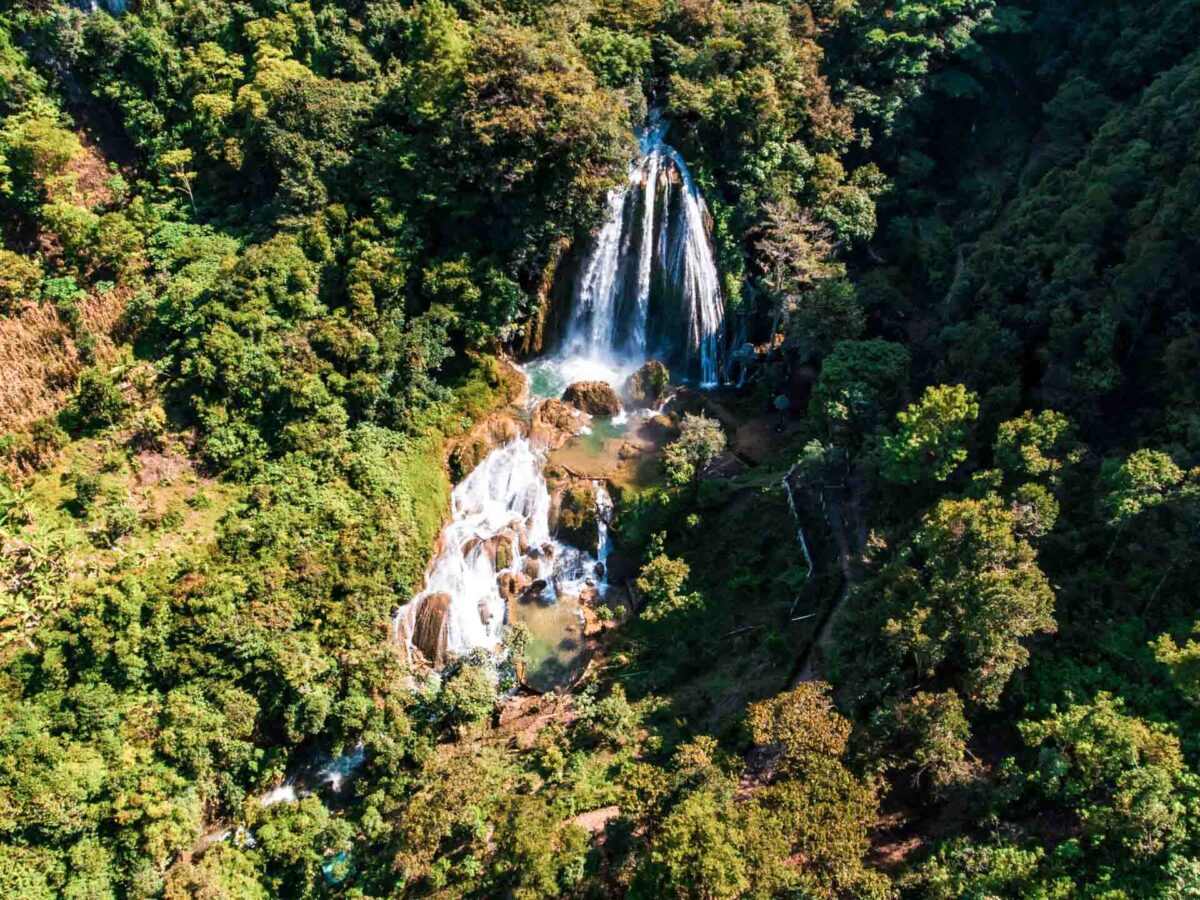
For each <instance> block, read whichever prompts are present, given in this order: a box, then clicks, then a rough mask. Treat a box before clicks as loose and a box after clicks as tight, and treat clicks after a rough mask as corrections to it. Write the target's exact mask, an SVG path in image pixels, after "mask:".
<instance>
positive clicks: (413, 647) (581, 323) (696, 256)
mask: <svg viewBox="0 0 1200 900" xmlns="http://www.w3.org/2000/svg"><path fill="white" fill-rule="evenodd" d="M665 132H666V127H665V125H664V124H662V123H661V122H659V121H658V120H657V118H656V117H655V118H652V120H651V125H650V127H648V128H647V129H646V130H645V131H644V132H643V133H642V134H641V135H640V146H641V151H642V152H641V155H640V156H639V157H638V159H636V160H635V161H634V162H633V163H632V165H631V166H630V169H629V180H628V182H627V183H626V184H624V185H622V186H621V187H619V188H617V189H616V190H614V191H612V192H611V193H610V194H609V197H608V211H609V216H608V220H607V221H606V222H605V224H604V225H603V227H602V228H601V229H600V230H599V232H598V233H597V234H596V237H595V239H594V241H593V243H592V246H591V247H590V249H589V250H588V252H587V254H586V256H585V257H584V259H583V263H582V265H581V267H580V270H579V275H578V278H577V280H576V283H575V289H574V293H573V300H572V308H571V311H570V316H569V321H568V324H567V328H566V333H565V336H564V339H563V342H562V345H561V346H560V347H559V348H558V349H557V350H556V351H555V352H554V353H552V354H550V355H548V356H546V357H543V358H541V359H538V360H534V361H532V362H531V363H529V364H528V365H527V366H526V367H525V373H526V375H527V377H528V378H529V382H530V384H529V386H530V391H529V394H530V397H531V401H530V402H531V404H534V403H536V402H538V401H539V400H541V399H543V398H546V397H557V396H559V395H561V393H562V391H563V390H564V389H565V388H566V387H567V386H568V385H569V384H571V383H573V382H576V381H605V382H607V383H609V384H610V385H612V386H613V387H614V388H615V389H616V390H617V391H618V392H620V390H621V388H622V386H623V384H624V382H625V380H626V378H627V377H628V376H629V375H630V374H631V373H632V372H633V371H635V370H636V369H637V368H638V367H639V366H640V365H641V364H642V363H644V362H645V361H646V360H647V359H649V358H658V359H661V360H663V361H664V362H666V363H667V365H668V366H669V367H670V368H671V369H672V372H673V374H674V375H675V376H676V378H677V379H686V378H691V379H695V380H697V381H698V382H699V383H700V384H701V385H702V386H711V385H715V384H716V383H717V382H718V380H719V376H720V372H721V366H722V353H723V331H724V311H723V307H722V301H721V292H720V279H719V276H718V273H717V267H716V262H715V259H714V257H713V251H712V246H711V243H710V241H709V236H708V228H707V224H706V223H707V209H706V207H705V205H704V199H703V197H702V196H701V194H700V191H699V189H698V188H697V186H696V185H695V183H694V182H693V180H692V177H691V174H690V173H689V171H688V168H687V165H686V164H685V163H684V161H683V159H682V158H681V157H680V155H679V154H678V153H677V152H676V151H675V150H674V149H673V148H672V147H670V146H669V145H668V144H666V143H665V141H664V135H665ZM625 416H626V413H625V412H622V414H621V416H618V417H616V418H614V419H613V420H602V419H601V420H596V421H594V422H593V424H592V434H594V435H597V434H598V435H604V434H606V433H619V431H620V429H621V428H622V427H623V424H624V421H625ZM576 440H579V439H578V438H577V439H576ZM545 455H546V451H545V448H541V447H537V446H534V445H533V444H532V443H531V441H530V439H529V438H524V437H522V438H518V439H516V440H513V441H511V442H509V443H508V444H506V445H504V446H503V447H499V448H497V449H495V450H493V451H492V452H491V453H490V454H489V455H488V456H487V457H485V458H484V460H483V461H482V462H481V463H480V464H479V465H478V466H477V467H476V468H475V470H474V471H472V472H471V473H470V475H468V476H467V477H466V478H465V479H464V480H463V481H462V482H461V483H460V484H459V485H458V486H457V487H456V488H455V489H454V492H453V495H452V501H451V512H452V517H451V521H450V522H449V524H447V525H446V526H445V528H444V529H443V531H442V535H441V538H440V540H439V544H438V550H437V553H436V555H435V558H434V560H433V561H432V563H431V564H430V566H429V569H428V571H427V573H426V579H425V586H424V588H423V590H422V591H421V592H420V593H418V594H417V595H416V596H415V597H413V598H412V600H411V601H410V602H408V603H407V604H405V605H404V606H403V607H401V608H400V610H399V611H398V612H397V613H396V617H395V622H394V626H395V633H396V637H397V639H398V640H399V641H400V642H401V643H403V644H404V645H405V646H406V647H407V648H408V650H409V653H410V656H413V655H414V651H419V652H420V654H421V655H422V656H424V657H425V659H426V661H428V662H430V663H433V664H434V665H435V666H436V665H440V664H443V663H444V662H446V661H447V660H448V659H450V658H451V657H453V656H458V655H463V654H466V653H469V652H471V651H472V650H474V649H476V648H487V649H489V650H496V649H498V647H499V645H500V642H501V639H502V636H503V632H504V628H505V626H506V624H507V623H509V621H510V619H516V620H519V621H522V622H524V623H525V624H526V625H527V627H528V628H529V629H530V631H531V634H532V639H531V642H530V645H531V646H530V650H529V652H528V653H527V665H533V662H530V659H531V658H532V660H533V661H534V662H536V663H537V666H540V667H541V669H540V671H542V672H543V674H545V675H546V677H545V678H543V679H541V680H542V681H543V682H544V683H546V684H553V683H554V682H555V681H556V680H559V679H561V680H564V681H565V680H566V679H568V678H569V677H570V673H571V671H572V666H573V665H574V662H575V661H576V660H577V659H578V657H579V654H580V652H581V650H582V646H583V635H582V631H583V613H582V607H581V604H580V597H581V595H583V594H585V593H586V592H588V591H592V590H594V591H595V592H596V593H597V594H598V595H599V596H600V597H602V596H603V594H604V591H605V590H606V588H607V584H606V581H605V575H606V568H605V565H604V564H605V561H606V559H607V556H608V552H609V549H610V546H611V541H610V538H609V533H608V523H609V517H610V515H611V511H612V500H611V498H610V497H609V494H608V491H607V490H606V487H605V485H604V484H603V483H601V482H596V483H594V485H593V488H594V494H595V498H596V501H595V502H596V517H597V526H598V532H599V539H598V542H597V546H596V547H593V548H586V549H580V548H577V547H572V546H571V545H569V544H567V543H565V542H563V541H559V540H556V539H555V537H554V535H553V534H552V533H551V528H550V516H551V496H550V490H549V488H548V486H547V484H546V480H545V478H544V476H543V474H542V470H543V467H544V465H545V461H546V460H545ZM518 592H519V598H518V597H517V596H516V595H517V594H518ZM537 666H535V668H537Z"/></svg>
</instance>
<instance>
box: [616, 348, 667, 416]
mask: <svg viewBox="0 0 1200 900" xmlns="http://www.w3.org/2000/svg"><path fill="white" fill-rule="evenodd" d="M670 383H671V373H670V372H668V371H667V367H666V366H664V365H663V364H662V363H660V362H659V361H658V360H657V359H652V360H650V361H649V362H648V363H646V364H645V365H644V366H642V367H641V368H640V369H638V370H637V371H636V372H634V373H633V374H632V375H630V376H629V378H627V379H626V380H625V399H626V400H628V401H629V402H630V403H632V404H634V405H635V406H658V404H659V403H661V402H662V399H663V398H664V397H665V396H667V387H668V385H670Z"/></svg>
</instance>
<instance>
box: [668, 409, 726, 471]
mask: <svg viewBox="0 0 1200 900" xmlns="http://www.w3.org/2000/svg"><path fill="white" fill-rule="evenodd" d="M725 444H726V440H725V430H724V429H723V428H722V427H721V423H720V422H718V421H717V420H716V419H710V418H709V417H708V416H706V415H704V414H703V413H701V414H700V415H692V414H691V413H685V414H684V416H683V421H681V422H680V423H679V437H677V438H676V439H675V440H674V441H672V442H671V443H670V444H668V445H667V449H666V451H665V452H664V454H663V459H664V461H665V462H666V465H667V473H668V474H669V475H670V477H671V480H672V481H674V482H675V483H676V484H680V485H683V484H695V483H696V482H698V481H699V480H700V476H701V475H702V474H703V472H704V468H705V467H706V466H707V465H708V464H709V463H710V462H712V461H713V460H714V459H716V458H717V457H718V456H720V455H721V453H723V452H724V451H725Z"/></svg>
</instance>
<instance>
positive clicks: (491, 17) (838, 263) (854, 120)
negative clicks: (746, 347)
mask: <svg viewBox="0 0 1200 900" xmlns="http://www.w3.org/2000/svg"><path fill="white" fill-rule="evenodd" d="M1198 39H1200V2H1197V0H1089V2H1084V0H424V2H417V0H344V2H333V0H298V2H288V0H236V2H235V0H176V2H165V0H128V2H127V4H126V2H118V0H106V3H105V2H100V3H95V2H91V3H88V2H82V0H81V2H79V3H78V4H72V3H68V2H64V0H0V238H2V248H0V359H2V361H3V369H4V371H3V375H2V376H0V433H2V434H3V437H0V468H2V470H3V475H2V476H0V538H2V549H0V895H3V896H4V897H6V898H14V900H16V898H20V900H35V898H37V900H40V898H54V897H66V898H73V900H83V898H88V900H99V898H110V897H111V898H117V897H130V898H155V897H163V898H171V900H178V898H185V897H198V898H207V900H219V898H266V897H286V898H309V897H347V898H362V900H366V898H385V897H423V896H436V897H460V896H461V897H519V898H525V897H558V896H566V897H623V896H629V897H643V898H660V897H679V898H725V897H795V898H893V897H895V898H900V897H904V898H909V897H911V898H980V900H982V898H1007V897H1013V898H1016V897H1026V898H1074V897H1082V898H1104V900H1122V898H1129V900H1132V898H1156V900H1183V898H1189V897H1200V706H1198V704H1200V602H1198V601H1197V596H1198V595H1197V591H1196V588H1195V582H1194V581H1193V580H1192V579H1193V578H1194V577H1195V574H1194V573H1195V571H1196V570H1194V569H1193V568H1192V567H1193V566H1194V565H1198V564H1200V379H1198V378H1197V375H1196V373H1197V371H1198V370H1200V49H1198V48H1200V40H1198ZM651 107H656V108H660V109H662V111H663V113H664V115H665V116H666V117H667V118H668V119H669V120H670V122H671V123H672V124H671V129H672V130H671V139H672V143H673V144H674V145H675V146H676V147H677V148H678V149H679V150H680V151H681V153H682V154H683V155H684V156H685V157H686V158H687V160H688V162H689V164H690V165H691V167H692V170H693V172H694V174H695V177H696V180H697V182H698V183H699V184H700V185H701V186H702V188H703V189H704V192H705V196H706V199H707V201H708V205H709V207H710V211H711V213H712V220H713V221H712V228H713V241H714V243H715V246H716V248H717V251H718V256H719V261H720V266H721V271H722V277H723V279H724V285H725V300H726V306H727V315H728V316H729V320H730V322H731V323H732V322H735V321H737V322H740V323H742V325H744V327H745V329H746V330H745V334H746V336H747V338H748V340H749V341H750V342H751V343H753V344H757V345H758V347H757V349H756V350H755V351H754V352H753V353H752V354H751V355H750V356H749V357H747V358H746V359H745V363H744V364H745V366H746V371H747V372H749V373H750V377H749V379H748V381H747V383H746V385H744V386H743V387H742V388H741V389H740V390H738V391H735V390H734V389H733V388H732V387H729V388H725V389H722V390H718V391H715V392H713V395H712V398H711V399H709V400H705V399H703V398H701V399H700V400H699V401H698V402H699V403H700V404H701V405H704V404H709V405H710V407H709V412H720V414H721V415H720V416H717V418H719V419H720V421H721V422H722V423H723V425H724V427H725V429H726V430H727V431H728V432H729V440H730V442H731V446H732V447H733V450H734V451H736V450H737V449H738V437H737V435H738V427H739V423H740V422H741V421H742V420H743V419H745V418H747V417H749V416H750V415H752V414H759V413H760V412H761V410H762V409H763V408H768V409H769V408H770V407H771V404H772V401H773V399H774V398H777V397H779V396H788V397H789V398H791V405H790V408H789V409H788V411H787V413H786V418H787V420H788V423H787V428H786V432H785V435H786V438H785V439H784V442H783V444H781V445H780V446H778V447H775V448H774V449H772V451H771V452H769V453H766V454H763V455H761V456H759V457H758V458H755V459H753V460H751V462H752V463H753V464H752V465H748V464H746V461H745V459H744V457H745V456H746V454H745V453H742V454H741V456H740V457H737V458H738V459H739V460H741V462H740V463H739V465H740V466H741V468H739V469H736V470H730V469H725V468H721V467H719V466H713V467H711V470H710V469H709V467H708V462H709V457H710V456H712V455H714V454H716V453H718V451H720V450H721V448H722V447H723V446H724V445H725V439H724V436H723V435H722V436H719V437H716V438H714V436H713V435H712V434H711V433H709V434H707V435H705V434H701V433H700V432H699V431H697V432H696V434H698V435H700V436H699V437H698V438H697V439H696V440H695V441H694V442H693V443H691V444H689V443H688V442H687V441H686V440H684V439H681V443H680V444H679V446H678V447H676V448H675V449H674V450H673V451H669V452H668V454H667V465H666V466H665V471H661V470H662V468H664V467H660V471H661V475H660V477H659V478H658V479H657V480H656V481H654V482H653V483H651V484H646V485H642V486H639V487H638V488H637V489H633V488H631V489H629V490H627V491H625V492H624V493H623V494H622V495H621V496H620V497H619V498H618V505H617V511H616V516H617V518H616V525H615V528H616V531H617V536H618V539H619V540H620V543H621V550H622V553H623V554H625V556H626V557H627V558H628V559H630V560H632V561H633V563H632V567H633V570H634V571H633V572H632V575H631V581H633V582H634V584H635V586H636V590H637V592H638V594H639V595H640V596H642V597H643V598H644V603H643V605H642V607H641V609H640V610H639V611H638V614H637V615H636V616H632V617H630V618H629V620H628V621H625V622H623V623H621V624H619V625H616V624H614V625H612V626H611V627H609V628H608V629H606V631H605V634H604V653H603V657H602V661H603V664H602V665H600V666H598V667H596V669H595V670H594V671H593V672H592V673H591V675H590V676H589V678H588V679H587V680H586V683H585V684H583V685H581V686H580V687H579V688H578V690H577V691H576V692H575V693H574V694H572V695H571V696H568V697H564V698H560V699H557V700H555V701H554V702H553V704H551V705H548V706H545V707H542V709H544V710H548V711H547V712H545V713H544V715H543V716H542V718H541V719H538V720H537V723H536V727H533V726H529V727H526V726H528V721H526V725H525V726H522V729H521V730H519V731H515V730H514V729H512V728H509V727H508V725H509V724H510V722H509V719H508V714H507V713H506V712H505V711H504V710H505V709H507V708H508V707H503V708H498V707H497V704H496V697H497V685H496V682H495V678H494V672H493V671H491V663H490V661H489V660H488V659H486V658H484V657H471V658H467V659H462V660H457V661H455V662H454V663H452V664H451V665H450V666H449V667H448V668H447V669H446V671H445V672H444V673H443V677H442V678H441V679H440V681H433V682H420V683H418V682H414V680H413V679H412V678H411V677H410V672H409V671H408V664H407V662H406V658H405V655H404V654H403V653H402V652H400V650H399V649H398V648H397V647H396V646H395V644H394V643H393V642H392V641H390V640H389V635H390V631H389V627H390V620H391V617H392V615H393V614H394V612H395V610H396V608H397V607H398V606H399V605H400V604H401V603H404V602H405V601H406V600H407V599H408V598H410V597H411V596H412V595H413V594H414V592H416V591H417V590H419V589H420V587H421V582H422V575H423V572H424V569H425V566H426V563H427V562H428V560H429V557H430V554H431V553H432V551H433V548H434V545H435V542H436V540H437V536H438V531H439V527H440V525H441V523H442V521H443V519H444V517H445V515H446V511H447V506H448V497H449V491H450V488H451V481H450V475H449V474H448V470H447V468H446V466H445V456H446V453H447V449H448V447H450V446H451V445H452V444H453V442H454V441H455V439H456V438H457V437H459V436H461V435H462V434H464V433H465V432H466V431H468V430H469V429H470V428H471V426H472V425H473V424H474V423H475V422H477V421H479V420H480V419H483V418H484V417H486V416H487V415H488V414H489V413H490V412H491V411H492V410H494V409H495V408H497V407H499V406H501V405H503V404H505V403H507V402H509V401H510V400H512V399H513V396H514V391H515V390H516V387H515V386H514V381H513V378H512V376H511V373H510V370H508V369H506V368H505V367H504V366H503V365H502V364H501V359H502V358H503V357H504V356H506V355H511V354H519V353H523V352H524V353H528V352H531V351H534V350H537V349H538V347H537V343H538V341H537V339H536V335H535V334H534V329H535V323H536V322H537V321H538V320H539V316H540V315H541V313H542V312H544V310H539V304H540V303H541V302H542V301H543V300H544V297H545V285H544V282H545V281H546V279H547V278H548V277H549V273H551V272H552V271H553V268H554V265H555V262H556V261H557V260H558V259H559V258H560V257H561V255H562V254H563V253H564V252H565V249H566V248H568V247H570V246H572V245H576V244H578V243H579V242H580V241H583V240H585V239H586V237H587V236H588V235H589V234H591V233H592V232H593V231H594V229H595V228H596V227H597V225H598V224H599V223H600V221H601V219H602V217H603V214H604V208H605V193H606V191H607V190H608V189H610V188H612V187H613V186H615V185H617V184H618V183H619V182H620V181H621V180H622V179H624V178H625V177H626V166H627V164H628V162H629V160H630V159H631V157H632V155H633V154H634V152H635V149H636V144H635V141H634V134H635V129H636V128H638V127H639V126H641V125H642V123H643V122H644V121H645V120H646V116H647V111H648V109H649V108H651ZM776 335H779V337H778V338H777V337H776ZM709 427H711V426H709ZM687 434H688V433H687V432H685V437H686V436H687ZM706 447H708V448H710V449H708V450H706V449H705V448H706ZM727 455H728V454H727ZM731 472H732V474H731ZM681 473H682V474H681ZM785 475H786V476H787V477H786V485H787V488H786V490H785V489H784V488H781V482H783V481H784V478H785ZM789 495H790V497H791V499H792V500H793V501H794V502H795V504H796V510H797V515H798V518H799V520H800V524H801V526H802V527H803V529H804V532H805V534H806V535H807V539H808V542H809V544H810V545H811V551H812V557H813V563H814V565H813V566H812V569H811V571H810V570H809V567H808V566H807V565H806V562H805V560H804V558H803V556H802V554H801V550H800V547H799V545H798V543H797V542H796V540H795V534H796V527H797V523H796V521H794V520H793V518H792V515H791V513H790V511H789V503H788V500H789ZM414 685H416V687H414ZM501 687H503V685H502V686H501ZM359 745H361V747H362V753H363V758H364V762H363V765H362V767H361V768H360V769H359V770H358V771H357V772H356V773H355V774H354V777H353V778H352V779H348V780H347V782H346V783H345V784H344V785H343V786H342V787H341V789H340V790H338V791H336V792H333V791H331V790H318V791H316V792H314V793H313V794H311V795H309V796H304V797H302V798H300V799H298V800H296V801H295V802H281V803H275V804H271V805H264V804H263V803H262V802H260V799H259V798H260V797H261V796H262V795H263V794H264V793H265V792H267V791H269V790H270V789H272V788H274V787H276V786H277V785H279V784H280V782H281V781H282V780H283V778H284V776H285V774H287V773H291V772H293V771H295V768H296V766H297V765H298V761H302V760H306V759H307V760H312V759H325V758H328V757H332V756H336V755H338V754H341V753H347V752H351V751H353V750H354V748H356V747H358V746H359ZM589 814H590V815H589Z"/></svg>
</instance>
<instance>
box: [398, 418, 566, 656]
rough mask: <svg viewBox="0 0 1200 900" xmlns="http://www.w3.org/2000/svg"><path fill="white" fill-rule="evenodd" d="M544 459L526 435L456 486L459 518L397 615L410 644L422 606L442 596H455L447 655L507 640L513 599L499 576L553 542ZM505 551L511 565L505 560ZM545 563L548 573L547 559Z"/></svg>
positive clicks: (448, 613)
mask: <svg viewBox="0 0 1200 900" xmlns="http://www.w3.org/2000/svg"><path fill="white" fill-rule="evenodd" d="M542 463H543V459H542V455H541V454H540V453H538V452H537V451H536V450H534V448H533V446H532V445H531V444H530V442H529V440H528V439H526V438H519V439H517V440H514V441H512V442H510V443H508V444H506V445H504V446H503V447H500V448H498V449H496V450H493V451H492V452H491V453H489V454H488V455H487V456H486V457H484V459H483V461H482V462H480V463H479V465H478V466H476V467H475V469H474V471H472V472H471V474H470V475H468V476H467V477H466V478H465V479H463V481H462V482H461V483H460V484H459V485H458V486H457V487H456V488H455V489H454V492H453V494H452V495H451V521H450V523H449V524H448V525H447V526H446V527H445V528H444V529H443V530H442V537H441V545H440V548H439V552H438V554H437V556H436V557H435V558H434V560H433V562H432V564H431V565H430V568H429V571H428V572H427V573H426V576H425V590H424V591H422V592H421V593H420V594H418V595H417V596H416V597H414V598H413V600H412V602H410V603H408V604H407V605H406V606H404V607H401V609H400V611H399V612H398V613H397V614H396V628H397V631H398V632H399V633H400V635H401V636H402V637H403V638H404V639H405V641H406V642H407V643H409V644H411V643H412V641H413V638H414V637H415V636H416V635H417V634H418V630H419V628H420V625H421V623H420V622H419V620H418V616H419V613H420V610H421V606H422V604H423V603H424V601H426V600H427V599H429V598H430V597H434V596H438V595H441V596H447V597H449V598H450V600H449V603H448V604H447V606H446V610H445V615H444V617H443V619H442V621H441V622H439V623H438V624H437V627H438V628H439V629H444V631H443V632H442V634H441V635H440V636H439V640H440V642H441V643H442V645H443V646H444V650H445V652H446V653H449V654H456V655H461V654H465V653H469V652H470V651H471V650H473V649H474V648H476V647H490V646H494V645H495V644H497V643H498V642H499V640H500V633H501V627H502V625H503V623H504V616H505V601H504V597H503V596H502V595H501V593H500V588H499V586H498V584H497V576H498V575H500V574H501V573H502V572H506V571H507V572H514V573H515V572H516V571H517V570H518V569H517V567H519V566H521V565H523V563H524V557H523V551H524V550H525V549H526V548H528V547H534V548H540V547H542V546H543V545H547V544H550V524H549V521H550V492H549V491H548V490H547V488H546V480H545V479H544V478H543V477H542ZM501 545H503V547H502V546H501ZM504 555H507V557H508V560H509V564H508V565H503V564H502V559H503V556H504ZM538 564H539V571H538V573H537V574H538V576H539V577H542V575H543V572H542V571H541V569H542V568H544V567H545V564H546V561H545V560H539V563H538Z"/></svg>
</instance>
